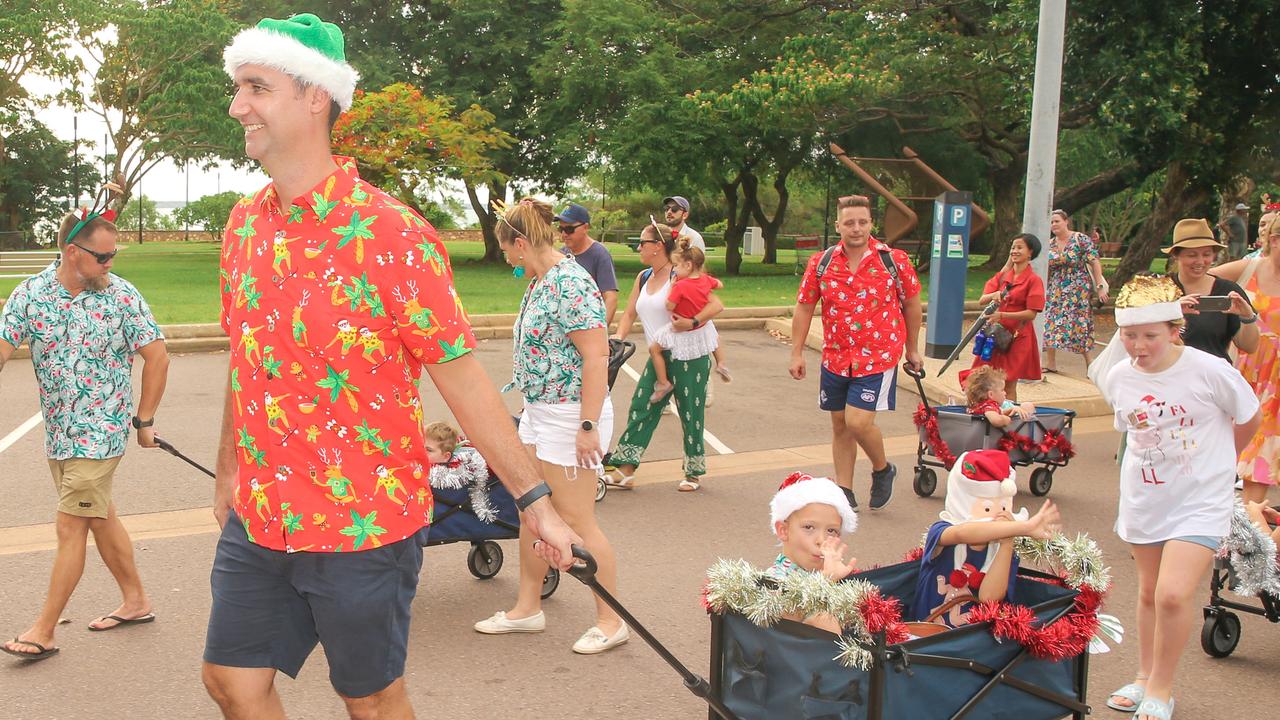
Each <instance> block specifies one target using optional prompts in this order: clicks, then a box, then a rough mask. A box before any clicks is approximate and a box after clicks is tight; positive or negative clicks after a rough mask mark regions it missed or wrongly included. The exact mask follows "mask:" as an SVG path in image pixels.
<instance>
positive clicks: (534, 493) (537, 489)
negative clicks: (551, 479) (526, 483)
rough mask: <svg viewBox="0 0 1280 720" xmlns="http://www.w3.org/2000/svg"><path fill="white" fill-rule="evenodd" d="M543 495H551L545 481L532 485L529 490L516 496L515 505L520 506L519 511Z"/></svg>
mask: <svg viewBox="0 0 1280 720" xmlns="http://www.w3.org/2000/svg"><path fill="white" fill-rule="evenodd" d="M543 496H546V497H550V496H551V486H550V485H547V483H546V482H540V483H538V484H537V485H534V486H533V489H532V490H530V491H529V492H527V493H525V494H523V495H521V496H520V497H518V498H516V507H518V508H520V512H524V511H525V510H528V509H529V506H530V505H532V504H534V503H535V502H537V501H539V500H541V499H542V497H543Z"/></svg>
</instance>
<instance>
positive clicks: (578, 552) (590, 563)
mask: <svg viewBox="0 0 1280 720" xmlns="http://www.w3.org/2000/svg"><path fill="white" fill-rule="evenodd" d="M573 556H574V557H575V558H577V559H578V560H580V561H581V562H578V563H574V564H573V566H572V567H570V568H569V574H570V575H572V576H574V577H575V578H577V579H579V580H581V581H582V583H583V584H584V585H586V586H587V587H589V588H591V591H592V592H594V593H595V594H596V595H597V596H599V598H600V599H601V600H603V601H604V604H605V605H608V606H609V607H610V608H612V609H613V611H614V612H616V613H618V616H619V617H621V618H622V621H623V622H625V623H626V624H627V627H629V628H631V629H632V630H635V631H636V633H637V634H639V635H640V637H641V638H643V639H644V641H645V642H646V643H648V644H649V647H651V648H653V650H654V652H656V653H658V655H660V656H662V659H663V660H666V661H667V664H668V665H670V666H671V667H672V669H674V670H675V671H676V672H678V673H680V677H681V678H683V679H684V686H685V687H686V688H688V689H689V692H691V693H693V694H694V695H697V696H698V697H700V698H702V699H703V700H705V701H706V703H707V704H708V705H710V706H711V709H712V710H714V711H715V712H716V714H718V715H719V716H720V717H722V718H724V720H739V718H738V716H737V715H735V714H734V712H733V711H732V710H730V709H729V708H727V707H725V705H724V703H723V702H722V701H721V700H720V699H719V698H717V697H716V696H715V695H712V694H711V685H710V684H709V683H708V682H707V679H706V678H704V677H702V676H701V675H698V674H696V673H694V672H693V671H692V670H690V669H689V668H687V667H685V665H684V663H682V662H680V660H679V658H677V657H676V656H675V655H672V654H671V651H670V650H667V648H666V647H665V646H664V645H663V644H662V643H660V642H658V639H657V638H655V637H654V636H653V635H651V634H650V633H649V631H648V630H646V629H645V627H644V626H643V625H641V624H640V622H639V621H638V620H636V618H635V616H634V615H632V614H631V613H630V612H628V611H627V609H626V608H625V607H623V606H622V603H620V602H618V599H617V598H615V597H614V596H613V594H612V593H610V592H609V591H608V590H605V589H604V588H603V587H602V586H601V585H600V583H599V582H598V581H597V580H596V569H597V567H598V566H597V565H596V559H595V558H594V557H592V556H591V553H589V552H587V549H586V548H584V547H581V546H579V545H574V546H573Z"/></svg>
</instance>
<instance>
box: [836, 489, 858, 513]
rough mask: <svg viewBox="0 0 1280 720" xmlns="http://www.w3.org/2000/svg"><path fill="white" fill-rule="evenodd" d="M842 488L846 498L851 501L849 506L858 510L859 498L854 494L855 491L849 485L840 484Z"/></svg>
mask: <svg viewBox="0 0 1280 720" xmlns="http://www.w3.org/2000/svg"><path fill="white" fill-rule="evenodd" d="M840 489H841V490H843V491H844V499H845V500H848V501H849V507H851V508H853V509H854V510H857V509H858V498H856V497H854V496H853V491H852V490H850V489H849V488H847V487H844V486H843V485H842V486H840Z"/></svg>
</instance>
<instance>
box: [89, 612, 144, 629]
mask: <svg viewBox="0 0 1280 720" xmlns="http://www.w3.org/2000/svg"><path fill="white" fill-rule="evenodd" d="M98 620H115V621H116V624H115V625H112V626H111V627H94V626H92V625H90V626H89V630H90V631H91V632H106V631H108V630H115V629H116V628H119V627H124V626H125V625H143V624H145V623H149V622H155V620H156V614H155V613H147V614H146V615H139V616H138V617H136V618H122V617H120V616H119V615H104V616H102V617H101V618H98ZM98 620H95V621H94V622H98Z"/></svg>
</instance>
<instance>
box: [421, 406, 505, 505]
mask: <svg viewBox="0 0 1280 720" xmlns="http://www.w3.org/2000/svg"><path fill="white" fill-rule="evenodd" d="M422 434H423V436H424V438H425V440H426V443H425V444H426V447H427V458H428V459H429V460H430V461H431V473H430V476H429V481H430V483H431V487H433V488H436V489H445V490H461V489H464V488H465V489H466V490H467V492H468V494H469V495H470V496H471V507H472V509H473V510H474V511H475V515H476V517H477V518H479V519H480V520H481V521H482V522H486V523H491V522H493V520H494V518H496V517H497V516H498V510H497V508H495V507H494V506H493V503H492V502H491V501H490V499H489V490H488V480H489V464H488V463H486V462H485V461H484V458H483V457H481V456H480V451H479V450H476V449H475V448H474V447H472V446H471V445H470V444H468V443H467V442H466V441H465V440H462V439H460V438H459V437H458V431H457V430H455V429H453V426H452V425H450V424H449V423H446V422H433V423H430V424H428V425H427V426H426V427H425V428H423V431H422Z"/></svg>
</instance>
